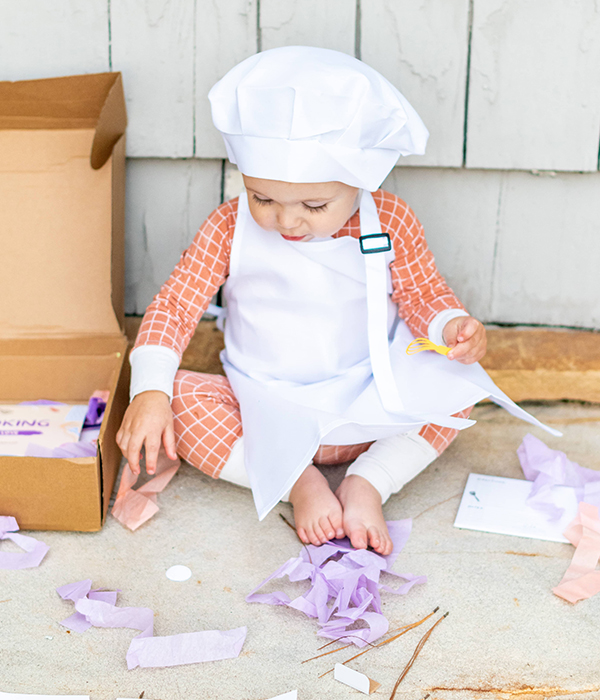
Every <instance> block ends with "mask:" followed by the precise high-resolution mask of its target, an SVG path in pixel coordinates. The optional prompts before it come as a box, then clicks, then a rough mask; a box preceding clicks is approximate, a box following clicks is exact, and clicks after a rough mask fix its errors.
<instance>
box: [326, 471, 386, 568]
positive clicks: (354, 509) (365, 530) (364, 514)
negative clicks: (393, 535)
mask: <svg viewBox="0 0 600 700" xmlns="http://www.w3.org/2000/svg"><path fill="white" fill-rule="evenodd" d="M335 495H336V496H337V497H338V498H339V500H340V503H341V504H342V508H343V509H344V530H345V532H346V535H347V536H348V537H349V538H350V542H352V546H353V547H356V548H357V549H366V548H367V546H369V545H370V546H371V547H373V549H374V550H375V551H376V552H378V553H379V554H383V555H384V556H387V555H388V554H391V553H392V549H393V543H392V540H391V539H390V533H389V532H388V529H387V525H386V524H385V519H384V517H383V511H382V509H381V495H380V494H379V491H377V489H376V488H375V487H374V486H371V484H370V483H369V482H368V481H367V480H366V479H363V477H362V476H358V475H357V474H352V475H350V476H347V477H346V478H345V479H344V480H343V481H342V483H341V484H340V485H339V487H338V489H337V491H336V492H335Z"/></svg>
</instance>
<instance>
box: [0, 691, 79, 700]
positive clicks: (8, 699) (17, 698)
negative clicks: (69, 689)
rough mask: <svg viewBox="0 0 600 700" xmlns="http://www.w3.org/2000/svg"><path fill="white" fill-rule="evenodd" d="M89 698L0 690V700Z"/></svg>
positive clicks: (75, 699) (77, 699) (72, 699)
mask: <svg viewBox="0 0 600 700" xmlns="http://www.w3.org/2000/svg"><path fill="white" fill-rule="evenodd" d="M64 698H71V700H90V696H89V695H23V694H22V693H2V692H0V700H64Z"/></svg>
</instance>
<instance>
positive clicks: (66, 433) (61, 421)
mask: <svg viewBox="0 0 600 700" xmlns="http://www.w3.org/2000/svg"><path fill="white" fill-rule="evenodd" d="M87 410H88V405H87V404H78V405H76V404H63V403H41V402H40V403H33V402H32V403H27V404H0V455H2V456H14V457H25V456H28V455H29V456H36V448H43V449H44V450H53V449H55V448H57V447H59V446H61V445H65V444H66V443H76V442H78V441H79V436H80V434H81V428H82V426H83V421H84V419H85V415H86V413H87ZM32 449H33V452H32Z"/></svg>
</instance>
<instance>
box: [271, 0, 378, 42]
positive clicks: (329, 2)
mask: <svg viewBox="0 0 600 700" xmlns="http://www.w3.org/2000/svg"><path fill="white" fill-rule="evenodd" d="M370 1H371V0H369V2H370ZM355 29H356V2H355V1H354V0H326V1H324V0H285V2H282V0H261V3H260V31H261V43H262V49H263V51H264V50H265V49H273V48H276V47H278V46H320V47H322V48H325V49H335V50H336V51H343V52H344V53H349V54H351V55H352V56H353V55H354V45H355Z"/></svg>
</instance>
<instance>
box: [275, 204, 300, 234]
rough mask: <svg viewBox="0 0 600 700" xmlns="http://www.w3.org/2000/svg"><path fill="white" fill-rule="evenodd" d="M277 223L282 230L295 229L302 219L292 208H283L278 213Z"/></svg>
mask: <svg viewBox="0 0 600 700" xmlns="http://www.w3.org/2000/svg"><path fill="white" fill-rule="evenodd" d="M277 223H278V224H279V226H280V227H281V228H284V229H294V228H296V227H297V226H298V225H299V224H300V217H299V216H298V214H297V213H296V212H295V211H294V209H292V208H291V207H282V208H281V209H280V210H279V211H278V212H277Z"/></svg>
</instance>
